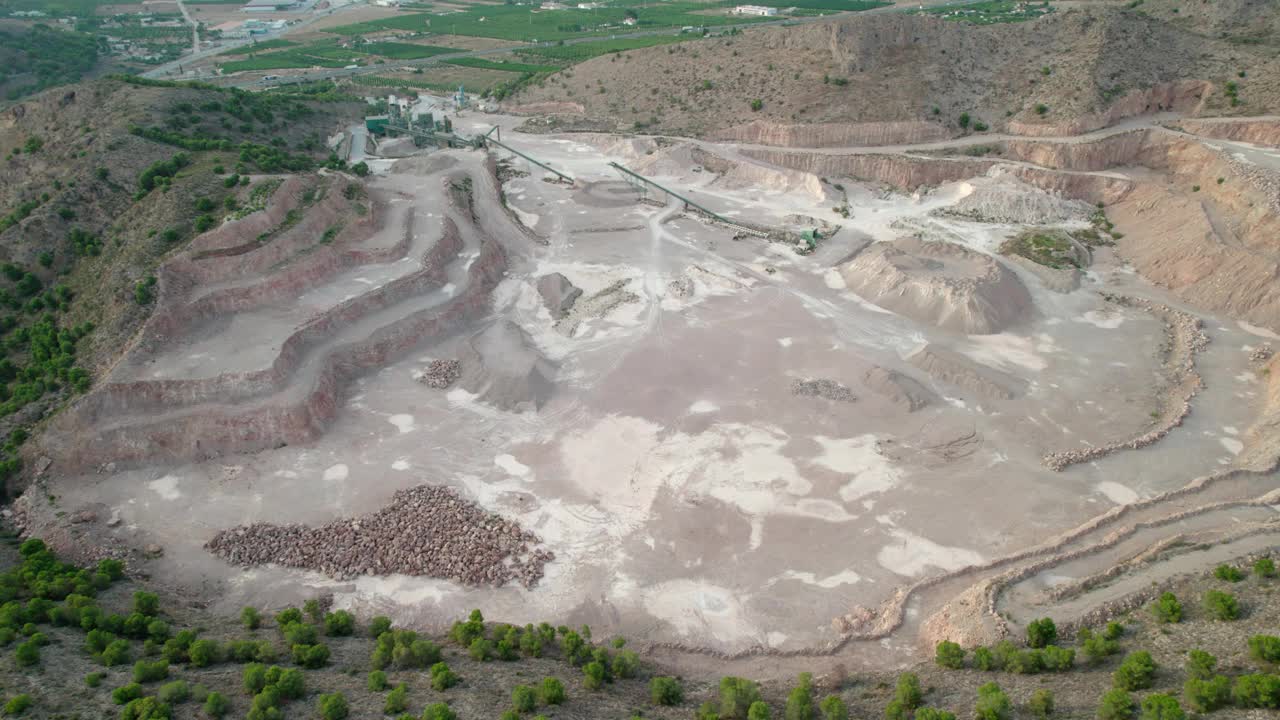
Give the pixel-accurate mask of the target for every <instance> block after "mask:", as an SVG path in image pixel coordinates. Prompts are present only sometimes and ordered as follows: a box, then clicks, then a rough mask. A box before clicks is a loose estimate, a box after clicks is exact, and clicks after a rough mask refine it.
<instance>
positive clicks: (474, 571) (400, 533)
mask: <svg viewBox="0 0 1280 720" xmlns="http://www.w3.org/2000/svg"><path fill="white" fill-rule="evenodd" d="M540 542H541V540H539V538H538V536H537V535H534V534H533V533H531V532H529V531H527V530H523V529H521V527H520V526H519V525H517V524H516V523H514V522H512V521H510V520H506V519H504V518H502V517H501V516H499V515H495V514H493V513H489V512H486V511H484V510H483V509H481V508H480V507H479V506H477V505H475V504H474V503H471V502H470V501H467V500H464V499H463V498H460V497H458V495H457V493H455V492H454V491H453V490H452V489H451V488H446V487H438V486H434V485H419V486H418V487H413V488H407V489H405V490H400V491H398V492H396V494H395V495H394V496H393V497H392V500H391V504H389V505H387V506H386V507H385V508H383V509H382V510H379V511H378V512H376V513H373V514H370V515H364V516H361V517H357V518H351V519H345V520H335V521H334V522H331V523H328V524H327V525H322V526H320V527H315V528H313V527H308V526H306V525H272V524H269V523H255V524H253V525H247V526H242V527H238V528H231V529H229V530H223V531H222V532H219V533H218V534H217V535H215V536H214V537H213V539H212V540H210V541H209V542H208V543H206V544H205V549H207V550H209V551H210V552H212V553H214V554H215V555H217V556H218V557H221V558H223V559H224V560H226V561H227V562H230V563H233V564H235V565H241V566H245V567H253V566H256V565H265V564H267V563H275V564H278V565H284V566H286V567H294V568H304V569H307V570H316V571H318V572H322V573H324V574H326V575H329V576H331V577H335V578H340V579H349V578H354V577H358V576H360V575H391V574H402V575H425V576H427V577H435V578H443V579H446V580H452V581H454V582H456V583H459V584H462V585H496V586H502V585H505V584H506V583H508V582H512V581H515V582H518V583H520V584H522V585H524V586H525V587H533V586H534V585H536V584H537V583H538V580H539V579H541V578H542V571H543V566H544V565H546V564H547V563H548V562H549V561H550V560H551V559H552V558H553V557H554V556H553V555H552V553H550V552H549V551H546V550H540V549H533V546H535V545H537V544H539V543H540Z"/></svg>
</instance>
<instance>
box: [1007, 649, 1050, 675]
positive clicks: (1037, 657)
mask: <svg viewBox="0 0 1280 720" xmlns="http://www.w3.org/2000/svg"><path fill="white" fill-rule="evenodd" d="M1004 665H1005V667H1004V669H1005V670H1008V671H1009V672H1011V673H1017V674H1019V675H1034V674H1036V673H1038V672H1040V671H1041V670H1043V669H1044V653H1043V651H1041V650H1035V649H1030V650H1019V651H1017V652H1015V653H1013V654H1012V655H1010V656H1009V658H1008V659H1007V660H1006V661H1005V664H1004Z"/></svg>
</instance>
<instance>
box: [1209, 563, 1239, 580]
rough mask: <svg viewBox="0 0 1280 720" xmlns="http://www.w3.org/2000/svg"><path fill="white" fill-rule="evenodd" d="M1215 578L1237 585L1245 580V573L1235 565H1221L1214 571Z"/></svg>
mask: <svg viewBox="0 0 1280 720" xmlns="http://www.w3.org/2000/svg"><path fill="white" fill-rule="evenodd" d="M1213 576H1214V577H1215V578H1217V579H1219V580H1225V581H1227V582H1231V583H1237V582H1240V581H1241V580H1244V578H1245V573H1244V571H1243V570H1241V569H1240V568H1238V567H1236V566H1234V565H1219V566H1218V567H1216V568H1214V569H1213Z"/></svg>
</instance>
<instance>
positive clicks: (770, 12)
mask: <svg viewBox="0 0 1280 720" xmlns="http://www.w3.org/2000/svg"><path fill="white" fill-rule="evenodd" d="M733 14H734V15H758V16H760V17H773V16H774V15H777V14H778V8H772V7H765V6H764V5H739V6H737V7H735V8H734V9H733Z"/></svg>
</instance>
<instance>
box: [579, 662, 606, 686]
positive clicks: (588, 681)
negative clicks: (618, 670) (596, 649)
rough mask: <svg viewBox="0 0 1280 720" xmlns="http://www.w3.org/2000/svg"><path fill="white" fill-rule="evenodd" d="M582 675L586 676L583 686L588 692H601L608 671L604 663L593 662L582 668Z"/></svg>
mask: <svg viewBox="0 0 1280 720" xmlns="http://www.w3.org/2000/svg"><path fill="white" fill-rule="evenodd" d="M582 674H583V675H584V676H585V677H584V678H583V680H582V684H583V685H584V686H585V687H586V688H587V689H588V690H599V689H600V688H602V687H604V683H605V680H606V679H607V675H608V671H607V670H606V669H605V666H604V663H601V662H597V661H595V660H592V661H591V662H589V663H587V664H586V665H583V666H582Z"/></svg>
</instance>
